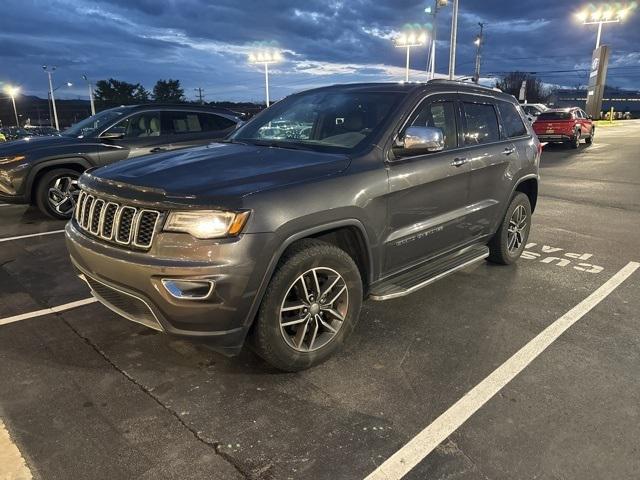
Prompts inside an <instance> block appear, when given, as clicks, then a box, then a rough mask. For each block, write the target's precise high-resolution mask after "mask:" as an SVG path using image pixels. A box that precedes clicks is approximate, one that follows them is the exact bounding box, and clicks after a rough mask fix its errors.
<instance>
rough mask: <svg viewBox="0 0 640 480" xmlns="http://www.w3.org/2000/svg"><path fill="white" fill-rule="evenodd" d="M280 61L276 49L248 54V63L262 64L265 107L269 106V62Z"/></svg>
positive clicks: (280, 57) (280, 55) (279, 54)
mask: <svg viewBox="0 0 640 480" xmlns="http://www.w3.org/2000/svg"><path fill="white" fill-rule="evenodd" d="M280 61H282V54H281V53H280V52H279V51H278V50H260V51H256V52H253V53H250V54H249V63H252V64H255V65H264V92H265V100H266V102H265V103H266V104H267V108H269V64H271V63H278V62H280Z"/></svg>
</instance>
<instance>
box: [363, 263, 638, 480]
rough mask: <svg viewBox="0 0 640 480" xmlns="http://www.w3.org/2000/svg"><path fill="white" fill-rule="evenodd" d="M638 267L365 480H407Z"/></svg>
mask: <svg viewBox="0 0 640 480" xmlns="http://www.w3.org/2000/svg"><path fill="white" fill-rule="evenodd" d="M638 267H640V263H636V262H629V263H628V264H627V265H626V266H625V267H623V268H622V269H621V270H620V271H618V273H616V274H615V275H614V276H613V277H611V278H610V279H609V280H607V282H605V283H604V284H603V285H602V286H601V287H599V288H598V289H597V290H596V291H595V292H593V293H592V294H591V295H589V296H588V297H587V298H585V299H584V300H583V301H582V302H580V303H579V304H578V305H576V306H575V307H573V308H572V309H571V310H569V311H568V312H567V313H565V314H564V315H563V316H561V317H560V318H559V319H557V320H556V321H555V322H553V323H552V324H551V325H549V326H548V327H547V328H545V329H544V330H543V331H542V332H541V333H540V334H538V335H537V336H536V337H535V338H534V339H533V340H531V341H530V342H529V343H527V344H526V345H525V346H524V347H522V348H521V349H520V350H518V352H516V353H515V354H514V355H513V356H512V357H511V358H509V359H508V360H507V361H506V362H505V363H503V364H502V365H501V366H500V367H498V368H497V369H496V370H494V371H493V373H491V375H489V376H488V377H487V378H485V379H484V380H482V381H481V382H480V383H479V384H478V385H476V386H475V387H473V389H471V390H470V391H469V392H467V394H466V395H464V396H463V397H462V398H461V399H460V400H458V401H457V402H456V403H455V404H453V406H451V407H450V408H449V409H448V410H447V411H446V412H444V413H443V414H442V415H440V416H439V417H438V418H437V419H436V420H435V421H434V422H433V423H432V424H431V425H429V426H428V427H426V428H425V429H424V430H422V431H421V432H420V433H418V435H416V436H415V437H413V439H411V440H410V441H409V442H408V443H407V444H406V445H405V446H403V447H402V448H401V449H400V450H398V451H397V452H396V453H394V454H393V455H392V456H391V457H389V459H387V460H386V461H385V462H384V463H382V464H381V465H380V466H379V467H378V468H376V469H375V470H374V471H373V472H372V473H370V474H369V475H368V476H367V478H366V479H365V480H382V479H385V480H396V479H400V478H402V477H403V476H405V475H406V474H407V473H408V472H409V471H410V470H411V469H412V468H413V467H415V466H416V465H417V464H418V463H420V462H421V461H422V460H423V459H424V458H425V457H426V456H427V455H429V453H431V452H432V451H433V450H434V449H435V448H436V447H437V446H438V445H439V444H440V443H442V442H443V441H444V440H445V439H446V438H447V437H449V435H451V434H452V433H453V432H455V431H456V430H457V429H458V428H459V427H460V426H461V425H462V424H463V423H464V422H466V421H467V420H468V419H469V418H470V417H471V416H472V415H473V414H474V413H475V412H476V411H478V409H480V407H482V406H483V405H484V404H485V403H486V402H487V401H489V400H490V399H491V398H492V397H493V396H494V395H495V394H496V393H498V392H499V391H500V390H501V389H502V388H503V387H504V386H505V385H506V384H507V383H509V382H510V381H511V380H512V379H513V378H514V377H515V376H516V375H518V374H519V373H520V372H522V371H523V370H524V369H525V368H526V367H527V365H529V364H530V363H531V362H532V361H533V360H534V359H535V358H536V357H537V356H538V355H540V354H541V353H542V352H543V351H544V350H545V349H546V348H547V347H548V346H549V345H551V344H552V343H553V342H554V341H555V340H557V338H558V337H559V336H560V335H562V334H563V333H564V332H565V331H566V330H567V329H568V328H569V327H571V326H572V325H573V324H574V323H576V322H577V321H578V320H580V319H581V318H582V317H583V316H584V315H586V314H587V313H588V312H589V311H590V310H591V309H592V308H594V307H595V306H596V305H598V304H599V303H600V302H601V301H602V300H604V299H605V298H606V297H607V296H608V295H609V294H610V293H611V292H613V291H614V290H615V289H616V288H617V287H618V286H619V285H620V284H621V283H622V282H624V281H625V280H626V279H627V278H628V277H629V276H630V275H631V274H632V273H633V272H635V271H636V270H637V269H638Z"/></svg>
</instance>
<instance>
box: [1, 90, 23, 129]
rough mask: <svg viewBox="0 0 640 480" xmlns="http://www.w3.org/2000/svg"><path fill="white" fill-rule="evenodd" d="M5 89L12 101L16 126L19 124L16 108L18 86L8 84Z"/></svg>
mask: <svg viewBox="0 0 640 480" xmlns="http://www.w3.org/2000/svg"><path fill="white" fill-rule="evenodd" d="M5 91H6V92H7V94H8V95H9V96H10V97H11V103H13V114H14V115H15V117H16V127H19V126H20V122H18V109H17V108H16V95H18V94H19V93H20V89H19V88H18V87H10V86H8V87H7V88H6V89H5Z"/></svg>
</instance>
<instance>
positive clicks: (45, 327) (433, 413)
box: [0, 121, 640, 480]
mask: <svg viewBox="0 0 640 480" xmlns="http://www.w3.org/2000/svg"><path fill="white" fill-rule="evenodd" d="M639 124H640V122H636V121H629V122H620V123H619V124H617V125H615V126H613V127H610V128H606V129H605V128H602V129H600V130H599V131H598V133H597V138H596V143H595V144H594V145H593V146H590V147H586V146H584V145H583V147H582V148H581V149H580V150H578V151H575V150H569V149H567V148H565V147H562V146H553V145H550V146H547V147H545V152H544V154H543V157H542V163H541V167H542V168H541V175H542V180H541V182H542V183H541V191H540V198H539V202H538V206H537V209H536V212H535V214H534V225H533V229H532V233H531V236H530V239H529V245H528V246H527V249H526V252H525V255H524V257H523V258H522V259H521V260H520V261H519V263H518V264H517V265H515V266H511V267H498V266H494V265H490V264H487V263H482V264H478V265H476V266H472V267H470V268H467V269H465V270H464V271H461V272H459V273H457V274H455V275H452V276H449V277H447V278H445V279H444V280H442V281H440V282H437V283H435V284H433V285H431V286H429V287H427V288H425V289H423V290H421V291H419V292H418V293H416V294H413V295H411V296H408V297H404V298H399V299H395V300H391V301H388V302H382V303H376V302H372V301H368V302H365V303H364V306H363V311H362V315H361V318H360V321H359V323H358V326H357V328H356V331H355V332H354V334H353V336H352V337H351V338H350V340H349V341H348V342H347V345H346V348H345V349H344V350H343V351H342V352H341V353H340V354H339V355H337V356H336V357H334V358H332V359H330V360H329V361H328V362H326V363H325V364H323V365H321V366H319V367H317V368H314V369H312V370H308V371H305V372H301V373H295V374H284V373H280V372H277V371H274V370H272V369H270V368H269V367H267V366H266V365H265V364H263V363H262V362H261V361H260V360H259V359H258V358H257V357H256V356H255V355H254V354H253V353H252V352H250V351H244V352H243V353H242V354H241V355H240V356H239V357H236V358H225V357H222V356H220V355H218V354H216V353H213V352H211V351H210V350H208V349H207V348H206V346H205V345H202V344H194V343H190V342H188V341H184V340H180V339H176V338H173V337H169V336H165V335H161V334H157V333H156V332H154V331H151V330H149V329H146V328H145V327H142V326H139V325H137V324H133V323H130V322H128V321H126V320H124V319H121V318H119V317H118V316H117V315H115V314H113V313H111V312H110V311H109V310H107V309H106V308H104V307H102V306H101V305H99V304H96V303H92V304H88V305H86V306H82V307H79V308H75V309H71V310H68V311H63V312H60V313H56V314H49V315H41V316H38V317H33V318H28V319H25V320H21V321H17V322H13V323H9V324H6V325H0V419H1V420H2V421H3V422H4V424H5V428H6V429H7V430H8V432H9V434H10V435H11V438H12V441H13V442H14V443H15V445H16V446H17V447H18V449H19V451H20V452H21V454H22V456H23V457H24V460H25V462H26V465H27V466H28V468H29V470H30V471H31V473H32V475H33V476H34V478H42V479H70V478H73V479H84V478H91V479H102V478H104V479H107V478H108V479H121V478H122V479H129V478H142V479H147V478H149V479H151V478H153V479H154V480H157V479H165V478H190V479H198V478H203V479H204V478H207V479H212V478H213V479H236V478H256V479H288V478H292V479H293V478H295V479H343V478H344V479H351V478H354V479H357V478H364V477H366V476H367V475H368V474H369V473H370V472H372V471H373V470H374V469H376V467H378V466H379V465H380V464H381V463H382V462H384V461H385V460H386V459H387V458H389V457H390V456H391V455H392V454H393V453H394V452H396V451H397V450H398V449H399V448H401V447H402V446H403V445H404V444H405V443H406V442H407V441H409V440H410V439H412V438H413V437H414V436H415V435H416V434H417V433H418V432H420V431H421V430H422V429H423V428H425V427H427V426H428V425H430V424H431V423H432V422H433V421H434V420H436V419H437V418H438V417H439V416H440V415H441V414H442V413H443V412H444V411H446V410H447V409H448V408H449V407H450V406H451V405H453V404H454V403H455V402H457V401H458V400H459V399H460V398H461V397H463V396H464V395H465V393H466V392H468V391H469V390H471V389H472V388H473V387H474V386H475V385H477V384H478V383H479V382H481V381H482V380H483V379H485V378H486V377H487V376H488V375H490V374H491V373H492V372H493V371H494V370H496V368H498V367H499V366H500V365H502V364H503V363H504V362H505V361H506V360H507V359H509V358H510V357H511V356H512V355H513V354H514V353H515V352H517V351H518V350H519V349H520V348H521V347H523V346H524V345H526V344H527V343H528V342H530V341H531V340H532V339H533V338H534V337H536V335H538V334H539V333H540V332H541V331H543V330H544V329H545V328H546V327H547V326H549V325H551V324H552V323H554V322H555V321H556V320H557V319H558V318H559V317H561V316H562V315H563V314H565V313H566V312H567V311H569V310H570V309H572V308H573V307H574V306H576V305H577V304H579V303H580V302H581V301H583V300H584V299H585V297H587V296H589V295H590V294H591V293H592V292H594V291H595V290H596V289H597V288H598V287H600V286H601V285H602V284H604V283H605V282H606V281H607V280H608V279H609V278H610V277H611V276H612V275H614V274H615V273H616V272H618V271H619V270H620V269H621V268H623V267H624V266H625V265H626V264H627V263H628V262H630V261H640V242H639V241H638V235H639V234H640V159H639V157H638V153H637V152H638V150H639V149H640V139H638V137H637V135H635V132H636V131H637V128H638V126H639ZM62 227H63V224H62V223H61V222H53V221H48V220H44V219H43V218H42V217H41V216H40V215H39V214H38V213H37V212H36V211H35V210H34V209H32V208H25V207H22V206H0V323H1V319H6V318H8V317H12V316H15V315H20V314H24V313H28V312H33V311H37V310H41V309H43V308H47V307H54V306H58V305H62V304H66V303H68V302H73V301H76V300H81V299H84V298H87V297H88V296H89V292H88V291H87V288H86V286H85V285H84V284H83V283H82V282H81V281H80V280H78V279H77V277H76V276H75V274H74V273H73V271H72V269H71V265H70V263H69V260H68V257H67V253H66V250H65V247H64V239H63V235H62V234H60V233H54V234H50V235H46V236H32V237H27V238H17V239H12V240H9V241H2V240H3V239H7V238H12V237H20V236H23V235H31V234H34V233H40V232H51V231H57V230H60V229H61V228H62ZM639 286H640V270H639V271H636V272H635V273H634V274H632V275H631V276H630V277H629V278H628V279H627V280H626V281H625V282H624V283H622V284H621V285H620V286H619V288H616V289H615V290H614V291H613V292H612V293H611V294H610V295H609V296H608V297H606V298H605V299H604V300H603V301H602V302H601V303H599V304H598V305H596V306H595V307H594V308H593V309H592V310H590V311H588V312H587V313H586V314H585V315H584V317H583V318H581V319H580V320H579V321H578V322H577V323H576V324H575V325H573V326H572V327H571V328H570V329H569V330H567V331H566V332H565V333H564V334H563V335H562V336H561V337H560V338H559V339H558V340H557V341H555V342H554V343H553V344H552V345H551V346H550V347H549V348H548V349H547V350H545V351H544V352H543V353H542V354H540V356H539V357H537V358H536V359H535V360H533V361H532V363H531V364H530V365H529V366H528V367H527V368H526V369H524V371H522V373H520V374H519V375H517V376H516V377H515V378H514V379H513V380H512V381H511V382H510V383H508V384H507V385H506V386H505V387H504V388H502V389H501V390H500V391H499V393H498V394H497V395H495V396H494V397H492V398H491V399H490V400H489V401H488V402H487V403H486V404H484V406H482V407H481V408H480V409H479V410H478V411H477V412H476V413H475V414H474V415H472V416H471V418H470V419H469V420H468V421H466V422H465V423H463V424H462V426H461V427H460V428H458V429H457V430H455V431H453V432H452V433H451V434H450V435H449V437H448V438H447V439H446V440H445V441H444V442H443V443H442V444H440V446H439V447H437V448H436V449H435V450H433V451H432V452H431V453H429V454H428V455H427V456H426V457H425V458H424V459H423V460H422V461H421V462H419V463H418V465H417V466H416V467H415V468H414V469H413V470H411V472H410V473H409V474H408V475H407V476H406V477H405V478H411V479H426V478H428V479H445V478H446V479H529V478H531V479H533V478H535V479H581V480H585V479H604V478H615V479H632V478H637V475H638V473H637V472H638V471H640V383H639V382H638V381H637V376H638V373H637V372H638V371H640V347H639V345H640V322H639V321H638V320H639V319H640V314H639V313H638V312H639V311H640V295H639V294H638V291H639V290H638V287H639ZM2 469H3V467H2V465H0V477H2V473H3V472H2Z"/></svg>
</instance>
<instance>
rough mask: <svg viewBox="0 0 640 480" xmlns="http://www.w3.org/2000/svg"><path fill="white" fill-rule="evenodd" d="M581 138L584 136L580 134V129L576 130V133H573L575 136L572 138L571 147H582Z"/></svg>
mask: <svg viewBox="0 0 640 480" xmlns="http://www.w3.org/2000/svg"><path fill="white" fill-rule="evenodd" d="M581 138H582V135H581V134H580V130H576V133H575V134H574V135H573V138H572V139H571V143H570V146H571V148H573V149H577V148H580V139H581Z"/></svg>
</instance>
